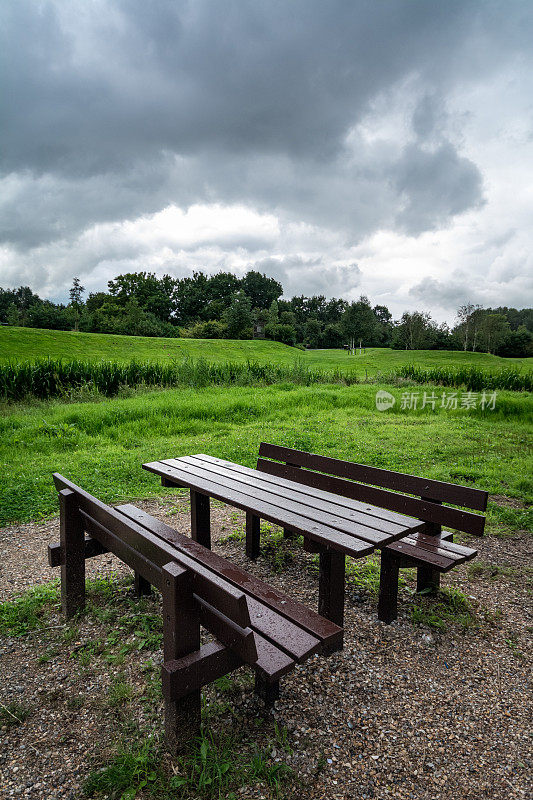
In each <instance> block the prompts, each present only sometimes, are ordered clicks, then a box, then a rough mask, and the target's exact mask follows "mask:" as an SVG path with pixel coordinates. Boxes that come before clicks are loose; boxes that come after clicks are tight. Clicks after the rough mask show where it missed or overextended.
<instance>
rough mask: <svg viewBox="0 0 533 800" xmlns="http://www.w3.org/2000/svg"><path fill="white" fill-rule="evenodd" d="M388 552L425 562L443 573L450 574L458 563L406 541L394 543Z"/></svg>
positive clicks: (448, 557) (453, 559) (455, 560)
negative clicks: (449, 571)
mask: <svg viewBox="0 0 533 800" xmlns="http://www.w3.org/2000/svg"><path fill="white" fill-rule="evenodd" d="M386 550H388V551H390V553H391V554H396V555H403V556H409V558H414V559H416V560H418V561H424V563H426V564H432V565H433V566H434V567H437V568H438V569H440V570H442V572H448V570H450V569H452V567H455V566H456V565H457V563H458V562H457V559H456V558H451V557H450V556H448V555H439V554H437V553H435V552H432V551H431V550H424V549H422V548H421V547H417V546H416V545H412V544H409V543H408V542H406V541H405V540H402V541H400V542H393V544H391V545H389V546H388V548H386ZM384 552H385V548H384V550H382V551H381V553H382V555H383V553H384Z"/></svg>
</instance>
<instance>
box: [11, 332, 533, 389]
mask: <svg viewBox="0 0 533 800" xmlns="http://www.w3.org/2000/svg"><path fill="white" fill-rule="evenodd" d="M48 356H50V357H52V358H63V359H72V358H80V359H83V360H87V361H100V360H111V361H122V362H124V361H131V360H132V359H136V360H138V361H171V360H173V359H179V360H181V359H184V358H186V357H192V358H205V359H206V360H208V361H210V362H216V363H220V362H225V361H241V362H242V361H247V360H250V361H258V362H260V363H273V362H274V363H279V364H293V363H294V361H295V360H296V359H301V360H302V361H303V362H304V363H305V364H307V365H308V366H312V367H320V368H323V369H335V368H341V369H344V368H348V369H350V370H352V369H355V370H356V371H357V374H358V375H359V376H360V377H361V378H365V376H367V375H368V376H373V375H376V374H377V373H388V372H391V371H393V370H396V369H398V367H400V366H401V365H402V364H411V363H415V364H417V365H418V366H420V367H424V368H427V367H432V366H443V367H444V366H454V367H459V366H462V365H464V364H467V365H472V366H477V367H480V368H483V369H490V370H495V369H499V368H500V367H508V366H513V367H517V368H523V369H524V368H525V369H530V368H532V367H533V358H499V357H498V356H491V355H488V354H487V353H463V352H453V351H439V350H417V351H408V350H391V349H390V348H387V347H382V348H379V347H372V348H368V349H367V350H366V352H365V353H363V354H362V355H355V356H350V355H349V354H348V353H347V352H346V351H344V350H305V351H303V350H299V349H298V348H295V347H288V346H287V345H284V344H280V343H279V342H269V341H259V340H256V341H232V340H226V339H156V338H149V337H146V336H112V335H110V334H103V333H74V332H71V331H47V330H38V329H35V328H11V327H0V361H9V360H12V361H13V360H14V361H22V360H27V359H30V360H34V359H36V358H46V357H48Z"/></svg>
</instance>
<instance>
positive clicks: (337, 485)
mask: <svg viewBox="0 0 533 800" xmlns="http://www.w3.org/2000/svg"><path fill="white" fill-rule="evenodd" d="M280 462H281V463H280ZM257 469H258V470H260V471H264V472H267V473H268V474H269V475H276V476H278V477H280V478H284V479H288V480H290V481H297V482H298V483H300V484H304V485H305V486H307V487H312V488H313V489H314V490H315V492H328V493H333V494H336V495H339V496H341V497H343V498H345V501H344V502H345V505H346V507H347V508H354V509H359V508H360V502H361V501H363V502H366V503H372V504H373V505H374V506H377V507H380V508H383V509H388V510H390V511H392V512H399V513H400V514H406V515H409V516H410V517H414V518H416V519H417V520H420V521H422V522H424V523H425V524H424V526H423V528H421V529H420V530H418V531H415V532H413V533H410V534H409V535H407V536H405V537H404V538H401V539H399V540H398V541H395V542H392V543H390V544H387V545H384V546H380V545H379V544H378V545H377V548H378V549H381V572H380V591H379V603H378V617H379V619H380V620H382V621H383V622H386V623H390V622H392V621H393V620H394V619H396V616H397V602H398V573H399V569H401V568H404V567H416V569H417V591H418V592H422V591H424V592H429V591H435V590H436V589H437V588H438V587H439V582H440V574H441V572H448V571H449V570H450V569H453V567H455V566H457V565H458V564H462V563H463V562H465V561H469V560H470V559H472V558H474V557H475V556H476V555H477V550H474V549H473V548H471V547H465V546H463V545H459V544H455V543H454V542H453V534H452V533H450V532H448V531H443V529H442V526H443V525H446V526H447V527H449V528H452V529H453V530H456V531H461V532H464V533H469V534H472V535H474V536H482V535H483V531H484V527H485V517H484V516H483V515H481V514H474V513H472V512H471V511H470V510H468V511H465V510H464V509H465V508H466V509H475V510H477V511H485V509H486V507H487V498H488V493H487V492H485V491H481V490H480V489H473V488H471V487H467V486H459V485H457V484H453V483H446V482H444V481H437V480H429V479H427V478H420V477H417V476H415V475H408V474H405V473H402V472H392V471H391V470H386V469H380V468H377V467H370V466H366V465H364V464H356V463H352V462H348V461H341V460H339V459H336V458H330V457H328V456H320V455H315V454H313V453H307V452H304V451H302V450H293V449H291V448H288V447H281V446H278V445H273V444H267V443H266V442H263V443H262V444H261V445H260V448H259V459H258V461H257ZM390 490H392V491H390ZM400 492H402V493H400ZM403 492H407V493H408V494H403ZM412 495H416V496H414V497H413V496H412ZM444 503H450V504H453V506H462V508H454V507H452V506H451V505H444ZM285 535H286V536H291V535H293V533H292V531H291V530H290V529H286V530H285Z"/></svg>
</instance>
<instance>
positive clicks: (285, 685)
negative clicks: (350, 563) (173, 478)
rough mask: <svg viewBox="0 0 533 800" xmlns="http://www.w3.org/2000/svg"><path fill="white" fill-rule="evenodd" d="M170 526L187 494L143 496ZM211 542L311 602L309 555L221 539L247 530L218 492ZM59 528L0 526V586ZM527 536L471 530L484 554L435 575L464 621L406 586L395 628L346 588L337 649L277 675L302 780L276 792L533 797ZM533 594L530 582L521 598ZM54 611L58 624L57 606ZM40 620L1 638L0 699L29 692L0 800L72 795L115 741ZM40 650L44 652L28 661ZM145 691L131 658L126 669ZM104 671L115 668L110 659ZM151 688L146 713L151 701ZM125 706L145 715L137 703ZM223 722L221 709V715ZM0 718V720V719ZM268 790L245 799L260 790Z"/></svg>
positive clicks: (22, 575) (0, 732)
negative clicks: (279, 565)
mask: <svg viewBox="0 0 533 800" xmlns="http://www.w3.org/2000/svg"><path fill="white" fill-rule="evenodd" d="M138 505H140V506H141V507H143V508H145V509H146V510H147V511H149V512H150V513H152V514H154V515H155V516H157V517H159V518H161V519H165V521H167V522H168V523H169V524H171V525H173V526H174V527H176V528H177V529H180V530H182V531H184V532H185V531H186V530H187V527H188V516H187V514H188V505H187V502H186V500H185V499H184V498H181V499H176V497H172V498H170V496H169V499H168V500H153V501H147V502H144V503H139V504H138ZM212 518H213V539H214V542H215V546H216V549H217V550H218V551H219V552H220V553H222V554H223V555H225V556H227V557H228V558H231V559H232V560H234V561H235V562H237V563H239V564H241V565H243V566H244V567H245V568H246V569H248V570H250V571H252V572H254V573H255V574H256V575H258V576H259V577H261V578H263V579H264V580H267V581H268V582H270V583H272V584H273V585H276V586H279V587H280V588H281V589H283V590H285V591H287V592H288V593H290V594H291V595H292V596H293V597H295V598H297V599H299V600H302V601H303V602H305V603H307V604H310V605H311V606H312V607H315V605H316V601H317V578H316V576H315V575H314V574H313V572H312V570H310V569H306V568H305V562H308V561H309V560H310V556H308V555H307V554H305V553H303V552H302V550H301V549H298V550H296V549H295V547H294V546H288V545H287V546H286V545H283V546H284V547H286V548H287V562H288V563H287V564H286V567H285V569H284V570H283V572H282V573H276V572H274V571H273V570H272V566H271V563H270V561H268V559H267V558H263V557H261V558H260V559H259V560H258V561H257V563H256V564H250V562H248V561H247V560H246V559H245V557H244V553H243V551H244V544H243V542H240V541H234V540H231V541H226V542H221V541H220V540H221V539H224V537H225V536H227V534H228V533H230V532H232V531H234V530H236V529H238V528H239V527H242V525H243V515H242V514H241V513H240V512H236V511H234V510H233V509H227V508H224V507H222V506H221V504H214V508H213V512H212ZM57 540H58V522H57V520H52V521H47V522H44V523H39V524H31V525H21V526H16V527H10V528H5V529H2V530H0V599H5V598H7V597H9V596H11V595H13V594H15V593H16V592H18V591H21V590H23V589H25V588H28V587H30V586H32V585H34V584H36V583H42V582H45V581H48V580H50V579H51V578H52V577H57V572H56V571H53V570H51V569H50V568H49V567H48V566H47V563H46V545H47V544H48V543H49V542H51V541H57ZM530 541H531V539H529V538H527V537H526V536H525V535H524V536H516V537H513V538H505V539H496V538H494V537H487V538H486V539H485V540H483V541H482V542H481V543H480V551H481V552H480V557H479V562H480V563H481V564H485V565H491V567H490V568H486V569H484V570H483V572H482V574H481V575H480V576H477V577H475V579H474V578H471V579H469V578H468V575H467V570H466V568H460V569H457V570H455V571H454V572H453V573H452V574H450V575H448V576H446V577H445V579H444V583H445V584H446V585H454V586H456V587H458V588H460V589H461V590H462V591H463V592H465V594H467V595H468V596H469V597H470V598H471V602H472V605H473V607H474V608H475V609H476V616H477V618H478V619H479V621H480V624H479V625H478V626H476V627H472V628H470V629H468V630H466V631H465V632H463V630H462V629H461V628H460V627H459V626H458V625H454V624H452V625H450V626H448V628H447V630H446V631H444V632H437V633H436V632H434V631H431V630H430V629H429V628H427V627H414V626H413V625H412V623H411V622H410V621H409V617H408V613H409V603H410V599H409V597H410V596H409V595H408V594H407V593H406V592H404V593H403V595H402V598H403V599H402V602H401V605H400V617H399V619H398V621H397V622H395V623H394V624H393V625H390V626H384V625H382V624H381V623H379V622H378V620H377V616H376V603H375V600H373V599H372V598H370V597H368V596H366V595H365V594H364V593H362V592H361V591H360V590H355V589H354V590H350V591H349V592H348V597H347V608H346V622H345V630H346V633H345V648H344V650H343V651H342V652H341V653H337V654H335V655H333V656H331V657H330V658H329V659H324V658H322V657H318V656H317V657H314V658H312V659H311V660H309V661H308V662H306V664H304V665H301V666H299V667H297V669H296V670H295V672H293V673H292V674H291V675H289V676H287V677H286V678H285V679H284V680H283V681H282V694H281V697H280V700H279V701H278V702H277V703H276V706H275V709H274V711H273V712H271V713H272V714H273V716H274V718H275V719H276V720H277V721H278V722H279V723H280V724H283V725H285V726H286V727H287V729H288V730H289V733H290V741H291V743H292V748H293V752H292V754H283V760H284V761H286V762H287V763H289V764H290V765H291V766H292V767H293V769H294V770H295V772H296V774H297V775H298V778H299V782H298V784H295V785H294V787H293V788H292V789H291V788H289V789H288V792H287V796H288V797H290V798H294V799H295V800H300V798H304V797H305V798H308V797H309V798H316V799H317V800H318V798H321V799H322V798H324V800H326V798H327V799H328V800H335V799H336V798H339V799H340V798H353V800H355V799H356V798H357V800H359V799H360V798H416V799H417V800H426V799H427V800H433V799H434V798H435V799H436V798H439V800H441V799H442V800H447V798H450V799H452V798H453V800H463V799H464V800H474V799H477V798H480V799H481V798H494V799H495V800H499V798H501V800H512V798H528V797H531V796H532V789H533V784H532V783H531V781H530V780H529V778H528V772H530V771H531V765H532V760H531V749H530V742H528V738H527V735H528V728H529V726H530V722H531V717H530V714H531V704H530V699H531V696H530V694H528V692H529V691H530V689H529V686H530V684H528V680H529V674H530V663H531V662H530V659H529V653H530V649H529V648H530V639H531V636H530V634H531V630H532V628H531V619H530V618H529V619H528V608H529V605H528V588H527V577H528V574H527V571H526V568H525V564H527V559H528V557H529V556H530V552H529V549H528V548H529V546H530ZM87 572H88V575H89V576H94V575H96V574H99V575H102V574H111V573H117V572H118V573H119V574H127V573H128V572H129V571H128V570H127V568H125V567H124V566H123V565H122V564H120V562H118V561H117V560H116V559H115V558H114V557H112V556H107V555H105V556H100V557H98V558H96V559H92V560H91V561H89V562H87ZM529 596H530V595H529ZM55 624H57V625H58V626H60V625H61V624H62V622H61V619H60V618H59V617H57V620H55ZM91 625H94V623H90V622H84V623H82V624H81V625H80V631H79V638H80V640H82V639H83V640H88V639H90V638H91V636H92V635H94V636H96V630H95V631H94V632H92V631H91ZM50 635H51V634H50V631H41V630H37V631H35V632H33V633H31V634H30V635H28V636H26V637H24V638H21V639H14V638H13V639H3V640H0V667H1V678H2V680H1V686H0V703H2V704H3V705H4V706H7V705H9V704H10V703H13V702H14V701H16V702H20V703H21V704H25V705H26V706H27V707H28V708H29V709H30V713H29V716H28V718H27V719H26V720H25V721H24V722H23V723H22V724H20V725H12V726H11V725H5V724H4V725H3V727H0V740H1V748H0V797H1V798H11V797H15V798H18V797H30V798H39V799H40V798H46V800H54V798H69V800H74V799H75V798H79V797H81V796H82V793H81V789H80V786H81V785H82V784H83V780H84V778H85V777H86V775H87V774H88V773H89V772H90V771H91V769H93V768H94V758H95V756H96V755H98V756H99V757H100V760H101V756H102V753H105V752H106V749H107V748H111V747H112V746H113V744H114V739H115V736H116V718H115V716H114V712H113V711H112V710H111V709H109V708H108V707H106V708H103V706H102V702H101V697H102V694H103V693H104V691H107V688H108V686H109V681H110V675H109V674H107V672H106V671H102V670H98V671H92V672H91V671H90V670H89V671H87V673H86V674H85V675H84V679H83V684H81V683H80V675H79V671H76V670H75V669H73V668H72V660H71V659H70V658H69V657H70V655H71V654H72V648H73V647H75V646H76V642H63V643H60V644H59V645H57V647H56V650H55V651H54V653H53V654H52V655H51V656H50V657H49V658H48V660H45V659H43V653H44V654H46V652H47V648H50ZM39 657H41V658H39ZM122 669H125V670H126V671H127V673H128V676H129V677H130V678H131V681H132V682H133V684H134V685H135V686H138V691H139V695H140V694H141V693H142V691H143V678H142V677H140V675H139V673H140V670H139V669H138V660H137V661H136V660H135V659H131V660H130V661H129V662H127V663H126V666H125V667H122ZM111 671H112V670H111V669H110V672H111ZM158 703H159V704H160V700H154V707H155V709H156V712H157V707H158V706H157V704H158ZM232 705H233V706H234V708H235V711H236V713H237V715H238V717H239V718H240V719H241V721H242V724H243V725H246V724H248V723H249V724H250V725H251V726H252V725H253V722H254V721H255V718H256V717H258V716H263V717H264V716H267V715H268V712H265V710H264V708H263V707H262V704H261V702H260V701H259V700H258V699H256V698H255V696H254V695H253V693H252V692H251V691H250V690H247V691H243V692H242V693H238V694H237V695H236V696H235V697H234V698H233V699H232ZM130 708H131V713H132V714H133V715H137V716H139V717H140V716H141V715H142V714H143V713H144V712H143V711H141V710H137V704H136V703H135V702H132V703H131V704H130ZM231 724H232V720H231V717H230V718H229V722H228V725H231ZM0 725H1V723H0ZM263 791H264V790H263V789H261V788H257V789H250V790H249V791H248V790H245V793H244V795H242V796H245V797H246V798H256V797H257V798H260V797H268V796H269V795H268V793H266V791H265V793H263Z"/></svg>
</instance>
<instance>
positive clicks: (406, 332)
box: [392, 311, 434, 350]
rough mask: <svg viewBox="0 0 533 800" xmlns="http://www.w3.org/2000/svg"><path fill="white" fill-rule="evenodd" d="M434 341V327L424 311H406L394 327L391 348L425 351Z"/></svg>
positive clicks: (428, 315)
mask: <svg viewBox="0 0 533 800" xmlns="http://www.w3.org/2000/svg"><path fill="white" fill-rule="evenodd" d="M433 340H434V325H433V321H432V319H431V316H430V314H428V313H427V312H425V311H413V312H412V313H410V312H408V311H406V312H405V313H404V314H403V315H402V319H401V321H400V322H399V324H398V325H397V326H396V329H395V331H394V337H393V344H392V346H393V347H396V348H405V350H427V349H429V348H430V347H431V346H432V343H433Z"/></svg>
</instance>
